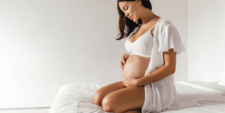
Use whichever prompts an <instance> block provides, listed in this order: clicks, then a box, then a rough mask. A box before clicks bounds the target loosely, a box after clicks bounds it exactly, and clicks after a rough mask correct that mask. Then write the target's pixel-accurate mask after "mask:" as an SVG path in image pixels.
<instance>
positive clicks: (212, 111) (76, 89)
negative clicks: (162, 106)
mask: <svg viewBox="0 0 225 113" xmlns="http://www.w3.org/2000/svg"><path fill="white" fill-rule="evenodd" d="M104 85H106V84H68V85H65V86H62V87H61V88H60V89H59V91H58V93H57V94H56V96H55V98H54V100H53V103H52V105H51V108H50V110H49V113H110V112H105V111H103V110H102V107H100V106H97V105H95V104H93V101H94V94H95V91H97V89H99V88H101V87H103V86H104ZM175 87H176V90H177V93H178V97H179V99H180V100H181V101H182V102H185V101H187V100H188V101H190V100H193V101H198V102H199V104H200V106H196V107H188V108H182V109H178V110H171V111H164V112H162V113H225V86H221V85H218V84H217V82H204V81H192V82H176V83H175Z"/></svg>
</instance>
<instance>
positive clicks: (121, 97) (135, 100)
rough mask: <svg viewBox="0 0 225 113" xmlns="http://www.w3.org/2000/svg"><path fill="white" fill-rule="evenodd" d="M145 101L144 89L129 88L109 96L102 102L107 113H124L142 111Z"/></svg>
mask: <svg viewBox="0 0 225 113" xmlns="http://www.w3.org/2000/svg"><path fill="white" fill-rule="evenodd" d="M144 99H145V88H144V87H129V88H124V89H120V90H117V91H114V92H112V93H110V94H108V95H107V96H106V97H105V98H104V99H103V101H102V107H103V110H104V111H106V112H115V113H123V112H126V111H129V110H136V109H139V110H140V109H141V108H142V106H143V104H144Z"/></svg>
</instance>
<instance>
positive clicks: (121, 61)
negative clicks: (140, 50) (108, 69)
mask: <svg viewBox="0 0 225 113" xmlns="http://www.w3.org/2000/svg"><path fill="white" fill-rule="evenodd" d="M129 56H130V55H128V54H123V55H122V57H121V59H120V68H121V70H123V68H124V64H125V63H126V60H127V58H128V57H129Z"/></svg>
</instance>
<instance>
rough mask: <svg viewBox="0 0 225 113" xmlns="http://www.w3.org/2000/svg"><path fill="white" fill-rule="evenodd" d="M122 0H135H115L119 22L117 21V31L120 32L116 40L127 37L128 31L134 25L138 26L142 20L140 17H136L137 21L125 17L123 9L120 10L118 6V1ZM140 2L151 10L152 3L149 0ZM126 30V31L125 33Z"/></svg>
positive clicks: (133, 27)
mask: <svg viewBox="0 0 225 113" xmlns="http://www.w3.org/2000/svg"><path fill="white" fill-rule="evenodd" d="M122 1H135V0H117V11H118V14H119V23H118V27H119V31H120V33H119V34H118V35H119V37H118V38H117V39H116V40H121V39H123V38H124V37H128V36H129V35H130V33H131V32H132V31H133V30H134V29H135V28H136V27H140V26H141V24H142V22H141V19H138V21H137V23H136V22H134V21H132V20H130V19H129V18H127V17H126V16H125V14H124V13H123V11H121V9H120V7H119V2H122ZM141 3H142V5H143V6H144V7H146V8H148V9H150V10H152V5H151V2H150V0H141ZM125 32H126V33H125Z"/></svg>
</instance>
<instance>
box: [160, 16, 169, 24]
mask: <svg viewBox="0 0 225 113" xmlns="http://www.w3.org/2000/svg"><path fill="white" fill-rule="evenodd" d="M159 23H160V24H161V25H168V24H172V22H171V21H170V20H169V19H166V18H162V17H161V19H160V22H159Z"/></svg>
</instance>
